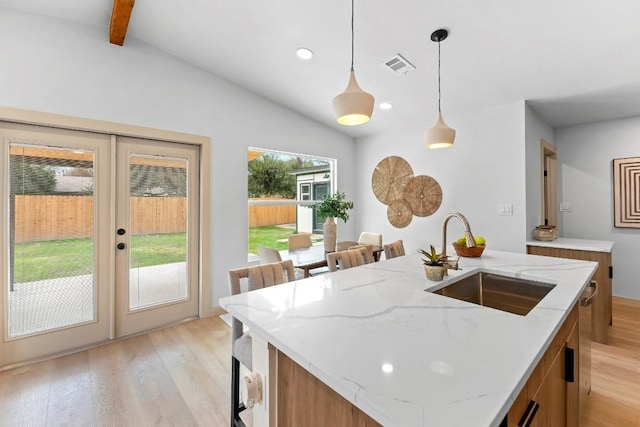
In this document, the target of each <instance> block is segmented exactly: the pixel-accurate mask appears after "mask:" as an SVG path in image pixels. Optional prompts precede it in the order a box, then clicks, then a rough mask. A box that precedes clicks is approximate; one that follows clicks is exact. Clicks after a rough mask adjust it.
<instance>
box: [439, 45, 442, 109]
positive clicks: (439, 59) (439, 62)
mask: <svg viewBox="0 0 640 427" xmlns="http://www.w3.org/2000/svg"><path fill="white" fill-rule="evenodd" d="M441 112H442V110H440V41H438V113H441Z"/></svg>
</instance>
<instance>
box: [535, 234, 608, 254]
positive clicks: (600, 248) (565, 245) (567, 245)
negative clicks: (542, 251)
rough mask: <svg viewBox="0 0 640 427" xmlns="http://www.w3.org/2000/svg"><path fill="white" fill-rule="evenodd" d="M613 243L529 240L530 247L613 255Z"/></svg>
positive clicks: (576, 240) (563, 239)
mask: <svg viewBox="0 0 640 427" xmlns="http://www.w3.org/2000/svg"><path fill="white" fill-rule="evenodd" d="M613 243H614V242H611V241H609V240H588V239H569V238H566V237H558V238H557V239H555V240H551V241H549V242H543V241H540V240H527V245H529V246H542V247H547V248H560V249H576V250H579V251H592V252H607V253H611V250H612V249H613Z"/></svg>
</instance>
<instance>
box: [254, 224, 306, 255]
mask: <svg viewBox="0 0 640 427" xmlns="http://www.w3.org/2000/svg"><path fill="white" fill-rule="evenodd" d="M293 233H295V229H293V228H286V227H279V226H277V225H266V226H263V227H250V228H249V253H252V254H257V253H258V246H267V247H270V248H274V249H277V250H279V251H280V250H282V249H287V246H288V243H287V242H288V240H287V239H288V237H289V234H293Z"/></svg>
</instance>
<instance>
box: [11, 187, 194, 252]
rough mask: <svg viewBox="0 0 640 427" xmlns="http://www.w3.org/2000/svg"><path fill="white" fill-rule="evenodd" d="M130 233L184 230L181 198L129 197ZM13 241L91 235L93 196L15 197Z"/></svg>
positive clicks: (183, 200) (184, 202)
mask: <svg viewBox="0 0 640 427" xmlns="http://www.w3.org/2000/svg"><path fill="white" fill-rule="evenodd" d="M129 200H130V204H131V206H130V207H131V230H130V232H131V233H132V234H159V233H179V232H184V231H185V230H186V227H185V221H186V214H187V212H186V199H185V198H184V197H131V198H130V199H129ZM14 218H15V236H14V238H15V242H16V243H20V242H33V241H42V240H56V239H79V238H85V237H91V236H93V196H58V195H46V196H16V200H15V214H14Z"/></svg>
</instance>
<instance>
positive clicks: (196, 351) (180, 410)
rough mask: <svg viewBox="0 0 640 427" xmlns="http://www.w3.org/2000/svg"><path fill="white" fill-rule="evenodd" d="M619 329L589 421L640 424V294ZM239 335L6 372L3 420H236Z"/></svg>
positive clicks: (595, 359)
mask: <svg viewBox="0 0 640 427" xmlns="http://www.w3.org/2000/svg"><path fill="white" fill-rule="evenodd" d="M609 334H610V335H609V341H610V344H609V345H606V346H605V345H602V344H597V343H594V344H593V348H592V352H593V353H592V364H593V371H592V393H591V396H590V398H589V402H588V405H587V409H586V412H585V414H584V417H583V420H582V425H583V426H586V427H601V426H611V427H614V426H615V427H625V426H633V427H640V301H635V300H628V299H623V298H615V297H614V302H613V327H612V328H610V331H609ZM229 341H230V328H229V327H228V326H227V324H226V323H224V322H223V321H222V320H221V319H220V318H218V317H212V318H208V319H202V320H196V321H192V322H187V323H183V324H180V325H177V326H173V327H170V328H166V329H162V330H159V331H154V332H150V333H148V334H144V335H140V336H137V337H133V338H129V339H126V340H122V341H118V342H114V343H111V344H107V345H104V346H100V347H96V348H93V349H90V350H85V351H82V352H79V353H75V354H72V355H69V356H64V357H60V358H57V359H53V360H48V361H44V362H40V363H36V364H33V365H28V366H24V367H21V368H16V369H12V370H8V371H5V372H0V426H62V425H64V426H94V425H95V426H157V425H167V426H215V427H217V426H228V425H229V405H230V403H229V402H230V399H229V392H230V390H229V383H230V374H229V372H230V371H229V368H230V356H229V355H230V353H229V351H230V342H229ZM247 415H248V416H249V417H248V419H247V424H248V425H249V426H250V425H251V420H250V413H248V414H247Z"/></svg>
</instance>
